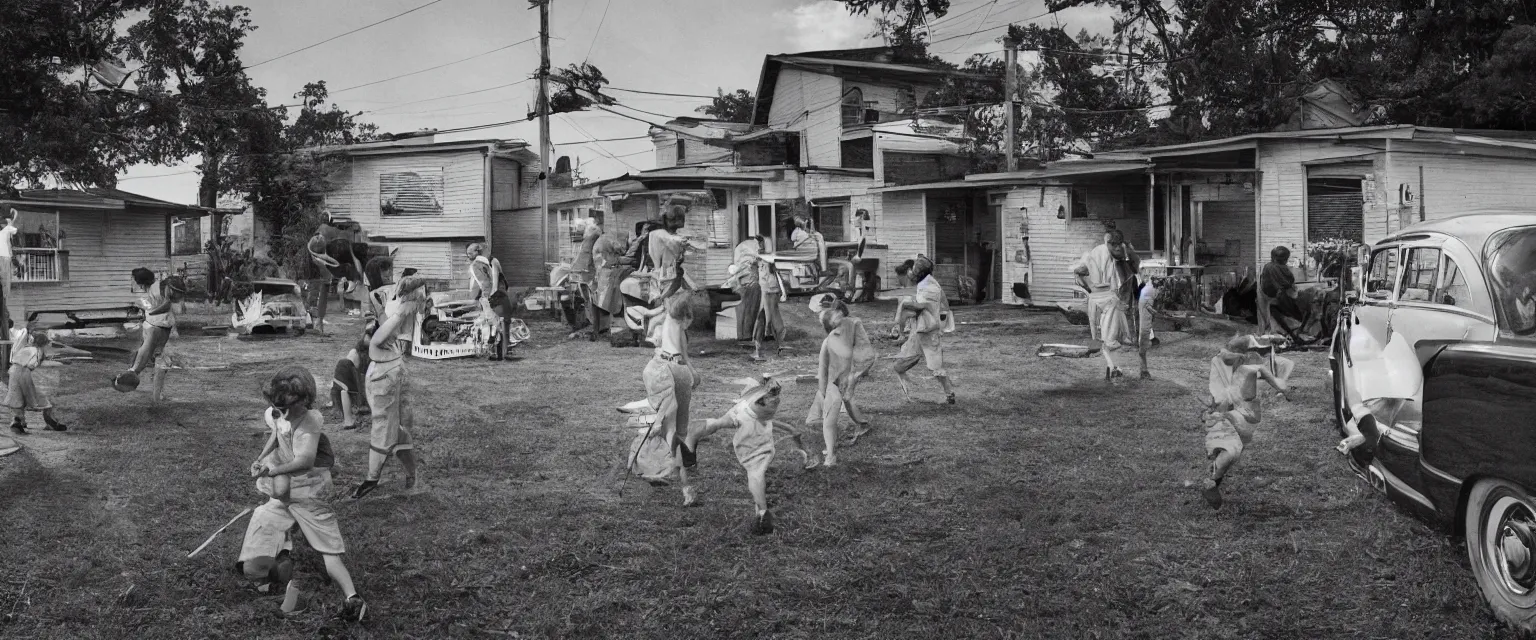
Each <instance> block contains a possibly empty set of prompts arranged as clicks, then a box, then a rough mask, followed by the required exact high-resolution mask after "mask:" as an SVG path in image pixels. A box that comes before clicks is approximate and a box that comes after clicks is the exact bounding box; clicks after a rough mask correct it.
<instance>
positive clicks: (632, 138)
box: [550, 135, 651, 146]
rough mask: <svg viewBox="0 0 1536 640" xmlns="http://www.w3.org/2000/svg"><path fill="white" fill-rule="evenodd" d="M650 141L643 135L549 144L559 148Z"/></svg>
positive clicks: (648, 137)
mask: <svg viewBox="0 0 1536 640" xmlns="http://www.w3.org/2000/svg"><path fill="white" fill-rule="evenodd" d="M650 139H651V137H650V136H648V135H645V136H629V137H627V138H600V139H597V140H582V141H581V142H552V143H550V144H553V145H555V146H560V145H565V146H571V145H577V144H586V143H589V142H622V141H625V140H650Z"/></svg>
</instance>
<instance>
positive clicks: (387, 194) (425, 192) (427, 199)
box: [379, 167, 443, 216]
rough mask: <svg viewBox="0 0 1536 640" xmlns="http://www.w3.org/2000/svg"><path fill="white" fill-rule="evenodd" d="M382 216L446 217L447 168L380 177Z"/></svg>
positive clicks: (380, 175) (380, 208)
mask: <svg viewBox="0 0 1536 640" xmlns="http://www.w3.org/2000/svg"><path fill="white" fill-rule="evenodd" d="M379 213H380V214H382V215H386V216H431V215H442V213H443V168H442V167H434V168H430V169H413V170H410V171H400V172H396V173H381V174H379Z"/></svg>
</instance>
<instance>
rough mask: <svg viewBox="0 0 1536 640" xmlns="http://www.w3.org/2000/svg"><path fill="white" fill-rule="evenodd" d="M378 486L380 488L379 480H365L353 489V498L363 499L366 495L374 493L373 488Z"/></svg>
mask: <svg viewBox="0 0 1536 640" xmlns="http://www.w3.org/2000/svg"><path fill="white" fill-rule="evenodd" d="M377 488H379V481H378V480H364V481H363V482H362V484H359V485H357V488H356V489H353V490H352V499H353V500H362V499H363V497H364V496H367V495H368V494H370V493H373V490H374V489H377Z"/></svg>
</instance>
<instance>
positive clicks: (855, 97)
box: [822, 87, 864, 127]
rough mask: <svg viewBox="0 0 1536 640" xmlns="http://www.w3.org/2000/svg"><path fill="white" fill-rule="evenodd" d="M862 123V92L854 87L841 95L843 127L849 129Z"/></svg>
mask: <svg viewBox="0 0 1536 640" xmlns="http://www.w3.org/2000/svg"><path fill="white" fill-rule="evenodd" d="M822 104H826V103H822ZM863 123H864V90H863V89H860V88H858V87H854V88H852V89H849V90H848V91H846V92H844V93H843V126H845V127H851V126H854V125H858V124H863Z"/></svg>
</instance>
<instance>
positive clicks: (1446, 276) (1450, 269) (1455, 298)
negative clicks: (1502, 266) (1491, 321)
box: [1430, 256, 1486, 313]
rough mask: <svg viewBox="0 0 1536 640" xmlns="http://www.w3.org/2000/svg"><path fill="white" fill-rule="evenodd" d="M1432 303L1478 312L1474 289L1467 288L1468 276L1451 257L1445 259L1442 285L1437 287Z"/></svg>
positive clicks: (1431, 297)
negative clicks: (1473, 296)
mask: <svg viewBox="0 0 1536 640" xmlns="http://www.w3.org/2000/svg"><path fill="white" fill-rule="evenodd" d="M1430 301H1431V302H1433V303H1435V304H1443V305H1448V306H1452V307H1460V308H1462V309H1467V310H1469V311H1476V310H1477V309H1476V304H1475V303H1474V302H1473V300H1472V289H1471V288H1469V287H1468V286H1467V276H1466V275H1465V274H1463V273H1462V272H1461V267H1460V266H1458V265H1457V264H1456V261H1455V260H1452V259H1451V257H1450V256H1446V257H1445V268H1444V269H1442V270H1441V271H1440V284H1439V285H1438V286H1437V287H1435V293H1434V295H1433V296H1430ZM1485 313H1486V311H1485Z"/></svg>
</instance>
